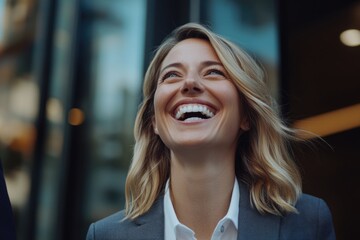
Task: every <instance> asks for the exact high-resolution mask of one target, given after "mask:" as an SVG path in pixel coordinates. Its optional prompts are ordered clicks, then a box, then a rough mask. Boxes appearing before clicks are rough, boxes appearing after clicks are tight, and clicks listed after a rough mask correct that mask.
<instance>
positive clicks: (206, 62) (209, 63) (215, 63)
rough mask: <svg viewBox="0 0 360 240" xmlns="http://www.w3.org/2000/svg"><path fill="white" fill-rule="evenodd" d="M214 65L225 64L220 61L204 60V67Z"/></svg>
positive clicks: (202, 64)
mask: <svg viewBox="0 0 360 240" xmlns="http://www.w3.org/2000/svg"><path fill="white" fill-rule="evenodd" d="M213 65H218V66H221V67H223V64H222V63H221V62H218V61H204V62H202V63H201V66H202V67H208V66H213Z"/></svg>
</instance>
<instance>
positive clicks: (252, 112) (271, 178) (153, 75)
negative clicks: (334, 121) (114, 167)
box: [125, 23, 301, 219]
mask: <svg viewBox="0 0 360 240" xmlns="http://www.w3.org/2000/svg"><path fill="white" fill-rule="evenodd" d="M188 38H200V39H204V40H206V41H208V42H209V43H210V44H211V45H212V47H213V48H214V49H215V51H216V53H217V55H218V57H219V59H220V61H221V62H222V64H223V65H224V68H225V69H226V71H227V72H228V74H229V76H230V78H231V79H232V81H233V83H234V84H235V85H236V87H237V88H238V90H239V93H240V95H241V96H242V99H243V102H242V105H243V106H244V113H245V115H246V117H247V119H248V121H249V123H250V129H249V130H248V131H247V132H245V133H243V134H242V135H241V136H240V139H239V142H238V147H237V160H236V175H237V178H238V179H241V180H242V181H244V182H246V183H247V184H248V186H249V189H250V196H251V202H252V204H253V206H255V207H256V209H257V210H258V211H259V212H261V213H266V212H267V213H271V214H275V215H283V214H286V213H289V212H296V209H295V207H294V205H295V203H296V201H297V199H298V197H299V196H300V194H301V176H300V174H299V171H298V169H297V166H296V164H295V163H294V162H293V160H292V159H291V155H290V154H289V142H291V141H293V140H297V138H296V137H295V134H294V133H295V130H293V129H290V128H289V127H287V126H286V125H285V124H284V123H283V121H282V120H281V119H280V117H279V115H278V113H277V112H276V109H277V107H276V105H275V103H274V101H273V100H272V97H271V96H270V93H269V91H268V87H267V85H266V83H265V80H264V78H265V77H264V72H263V71H262V69H261V68H260V67H259V65H258V64H257V63H256V62H255V61H254V60H253V59H252V58H251V57H250V56H249V55H248V54H247V53H245V52H244V51H243V50H242V49H240V48H239V47H238V46H236V45H235V44H233V43H231V42H230V41H228V40H226V39H224V38H223V37H220V36H219V35H217V34H215V33H213V32H212V31H210V30H209V29H208V28H206V27H204V26H202V25H200V24H195V23H188V24H185V25H183V26H181V27H179V28H177V29H175V30H174V31H173V32H172V34H171V35H170V36H169V37H168V38H167V39H166V40H165V41H164V42H163V43H162V44H161V45H160V47H159V48H158V49H157V51H156V54H155V56H154V58H153V60H152V61H151V63H150V65H149V67H148V69H147V72H146V74H145V79H144V85H143V95H144V99H143V102H142V104H141V105H140V108H139V111H138V113H137V117H136V121H135V128H134V135H135V146H134V155H133V159H132V163H131V166H130V169H129V172H128V176H127V179H126V186H125V195H126V206H125V213H126V218H128V219H134V218H136V217H138V216H140V215H142V214H144V213H146V212H147V211H148V210H149V209H150V208H151V206H152V205H153V204H154V202H155V201H156V199H157V198H158V197H159V195H160V194H161V193H162V191H163V190H164V187H165V183H166V181H167V179H168V178H169V176H170V150H169V149H168V148H167V147H166V146H165V145H164V143H163V142H162V141H161V139H160V137H159V136H158V135H156V134H155V133H154V130H153V126H152V124H153V122H152V120H153V117H154V94H155V91H156V88H157V82H158V78H159V70H160V66H161V63H162V61H163V60H164V58H165V57H166V55H167V54H168V53H169V52H170V50H171V49H172V48H173V47H174V46H175V45H176V44H177V43H179V42H180V41H182V40H184V39H188Z"/></svg>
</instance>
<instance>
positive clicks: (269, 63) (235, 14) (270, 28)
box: [203, 0, 279, 98]
mask: <svg viewBox="0 0 360 240" xmlns="http://www.w3.org/2000/svg"><path fill="white" fill-rule="evenodd" d="M275 10H276V1H267V0H255V1H240V0H225V1H224V0H210V1H208V2H207V4H206V5H204V9H203V11H204V13H203V15H204V18H205V19H203V22H205V23H210V25H211V27H212V29H213V30H214V31H215V32H216V33H219V34H220V35H223V36H225V37H227V38H229V39H230V40H231V41H233V42H235V43H237V44H238V45H239V46H241V47H243V48H244V49H245V50H247V52H250V53H251V54H252V55H253V56H254V57H255V58H256V59H257V60H258V61H259V62H260V63H261V64H262V65H263V67H264V69H265V71H266V73H267V77H268V84H269V87H270V89H271V92H272V94H273V96H274V97H275V98H277V97H278V92H277V91H278V65H279V50H278V27H277V19H276V16H277V15H276V11H275Z"/></svg>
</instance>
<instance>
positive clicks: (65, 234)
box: [0, 0, 360, 240]
mask: <svg viewBox="0 0 360 240" xmlns="http://www.w3.org/2000/svg"><path fill="white" fill-rule="evenodd" d="M189 21H191V22H200V23H203V24H206V25H208V26H210V27H211V28H212V29H213V30H214V31H215V32H217V33H219V34H221V35H223V36H225V37H227V38H229V39H230V40H232V41H234V42H236V43H237V44H239V45H241V46H242V47H243V48H244V49H246V50H247V51H248V52H250V53H251V54H252V55H253V56H254V57H255V58H256V59H257V60H258V61H259V62H260V63H261V64H262V65H263V66H264V68H265V69H266V71H267V75H268V84H269V88H270V89H271V92H272V94H273V96H274V97H275V98H276V99H277V100H278V101H279V103H280V106H281V109H280V110H281V111H282V114H283V116H284V117H285V118H286V120H287V121H288V122H289V124H291V125H294V126H297V127H300V128H304V129H307V130H309V131H312V132H314V133H316V134H318V135H320V136H322V137H323V139H324V140H325V141H326V143H325V142H322V141H319V140H317V141H316V142H315V143H314V144H311V145H310V146H309V145H307V146H298V147H296V149H295V153H296V161H297V162H298V164H299V166H300V168H301V172H302V174H303V176H304V192H307V193H310V194H313V195H316V196H318V197H321V198H323V199H325V201H326V202H327V203H328V205H329V207H330V209H331V211H332V213H333V218H334V224H335V228H336V234H337V238H338V239H353V238H354V236H358V233H359V227H358V225H359V220H358V216H359V215H360V206H359V204H358V203H359V202H360V190H359V183H360V174H359V172H360V128H359V126H360V93H359V92H360V71H359V69H360V32H359V30H360V2H359V1H355V0H302V1H285V0H208V1H206V0H183V1H168V0H148V1H146V0H0V158H1V161H2V164H3V166H4V171H5V178H6V183H7V186H8V191H9V195H10V199H11V203H12V206H13V211H14V214H15V220H16V227H17V234H18V239H20V240H22V239H26V240H35V239H36V240H49V239H54V240H60V239H67V240H71V239H85V235H86V232H87V228H88V226H89V224H90V223H91V222H93V221H96V220H98V219H100V218H102V217H105V216H107V215H109V214H111V213H114V212H116V211H118V210H119V209H122V208H123V206H124V181H125V177H126V173H127V170H128V166H129V163H130V161H131V155H132V146H133V135H132V128H133V123H134V119H135V114H136V111H137V107H138V104H139V103H140V101H141V85H142V78H143V75H144V72H145V69H146V67H147V65H148V63H149V61H150V59H151V57H152V54H153V51H154V49H155V48H156V46H158V45H159V44H160V43H161V41H162V40H163V38H164V37H165V36H166V35H168V34H169V33H170V32H171V30H173V29H174V28H175V27H177V26H179V25H181V24H184V23H186V22H189ZM304 137H305V138H309V137H311V136H304Z"/></svg>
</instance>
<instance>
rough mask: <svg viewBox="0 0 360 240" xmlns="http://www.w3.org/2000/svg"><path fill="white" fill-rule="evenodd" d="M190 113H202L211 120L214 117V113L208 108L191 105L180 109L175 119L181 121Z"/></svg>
mask: <svg viewBox="0 0 360 240" xmlns="http://www.w3.org/2000/svg"><path fill="white" fill-rule="evenodd" d="M190 112H201V113H202V114H203V115H205V116H207V117H209V118H211V117H213V116H214V113H213V112H212V111H211V110H210V109H209V108H208V107H207V106H204V105H198V104H189V105H183V106H181V107H180V108H179V109H178V111H177V113H176V115H175V118H176V119H180V118H181V117H182V116H183V115H184V114H185V113H190Z"/></svg>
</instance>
